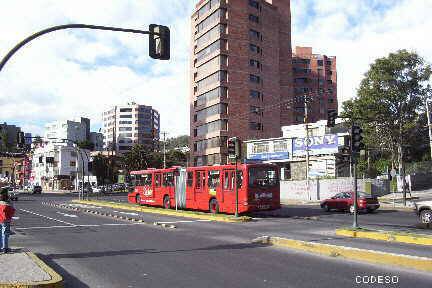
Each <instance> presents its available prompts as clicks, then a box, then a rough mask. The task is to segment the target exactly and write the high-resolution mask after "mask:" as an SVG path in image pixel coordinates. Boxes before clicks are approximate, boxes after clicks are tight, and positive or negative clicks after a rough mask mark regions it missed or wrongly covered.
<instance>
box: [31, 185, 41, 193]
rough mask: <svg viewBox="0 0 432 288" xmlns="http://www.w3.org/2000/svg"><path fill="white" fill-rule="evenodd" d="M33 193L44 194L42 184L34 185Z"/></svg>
mask: <svg viewBox="0 0 432 288" xmlns="http://www.w3.org/2000/svg"><path fill="white" fill-rule="evenodd" d="M32 193H33V194H42V186H39V185H36V186H33V190H32Z"/></svg>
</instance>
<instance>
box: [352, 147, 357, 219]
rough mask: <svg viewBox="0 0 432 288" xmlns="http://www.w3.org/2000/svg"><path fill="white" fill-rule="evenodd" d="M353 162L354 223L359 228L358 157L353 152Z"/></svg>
mask: <svg viewBox="0 0 432 288" xmlns="http://www.w3.org/2000/svg"><path fill="white" fill-rule="evenodd" d="M352 157H353V159H352V162H353V169H354V170H353V177H354V223H353V228H358V221H357V217H358V207H357V200H358V196H357V159H356V158H355V155H354V154H352Z"/></svg>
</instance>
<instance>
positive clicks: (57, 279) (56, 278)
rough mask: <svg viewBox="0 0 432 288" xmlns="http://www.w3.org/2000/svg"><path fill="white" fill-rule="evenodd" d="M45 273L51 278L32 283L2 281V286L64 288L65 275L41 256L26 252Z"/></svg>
mask: <svg viewBox="0 0 432 288" xmlns="http://www.w3.org/2000/svg"><path fill="white" fill-rule="evenodd" d="M25 254H27V256H29V257H30V258H31V259H32V260H33V261H34V262H35V263H36V264H37V265H38V266H39V268H41V269H42V270H43V271H45V273H47V274H48V275H49V276H50V277H51V280H46V281H40V282H30V283H13V284H3V283H0V288H6V287H7V288H33V287H34V288H36V287H37V288H41V287H44V288H63V277H62V276H60V275H59V274H58V273H57V272H55V271H54V270H53V269H52V268H51V267H49V266H48V265H47V264H46V263H45V262H43V261H42V260H41V259H39V257H37V256H36V255H35V254H34V253H32V252H25Z"/></svg>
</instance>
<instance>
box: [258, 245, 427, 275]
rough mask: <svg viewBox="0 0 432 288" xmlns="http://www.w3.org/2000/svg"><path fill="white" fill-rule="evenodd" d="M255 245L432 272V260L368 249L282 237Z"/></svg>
mask: <svg viewBox="0 0 432 288" xmlns="http://www.w3.org/2000/svg"><path fill="white" fill-rule="evenodd" d="M254 242H255V243H263V244H271V245H275V246H281V247H286V248H291V249H295V250H300V251H305V252H310V253H316V254H320V255H325V256H330V257H335V258H344V259H350V260H358V261H362V262H368V263H373V264H386V265H392V266H399V267H404V268H411V269H416V270H421V271H428V272H432V259H431V258H425V257H417V256H410V255H402V254H393V253H387V252H378V251H372V250H366V249H358V248H352V247H345V246H337V245H331V244H321V243H315V242H306V241H301V240H293V239H286V238H280V237H267V236H265V237H260V238H257V239H255V240H254Z"/></svg>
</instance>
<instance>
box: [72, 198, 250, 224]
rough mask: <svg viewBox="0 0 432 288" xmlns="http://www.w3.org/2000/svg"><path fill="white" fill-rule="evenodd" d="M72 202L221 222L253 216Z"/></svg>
mask: <svg viewBox="0 0 432 288" xmlns="http://www.w3.org/2000/svg"><path fill="white" fill-rule="evenodd" d="M72 202H73V203H79V204H87V205H97V206H102V207H110V208H116V209H123V210H128V211H138V212H142V213H153V214H160V215H167V216H176V217H187V218H193V219H201V220H211V221H219V222H230V223H238V222H248V221H251V220H252V218H251V217H248V216H241V217H235V216H231V215H225V214H208V213H203V212H197V211H185V210H177V211H176V210H170V209H164V208H157V207H147V206H137V205H133V204H129V203H116V202H110V201H100V200H97V201H92V200H72Z"/></svg>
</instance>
